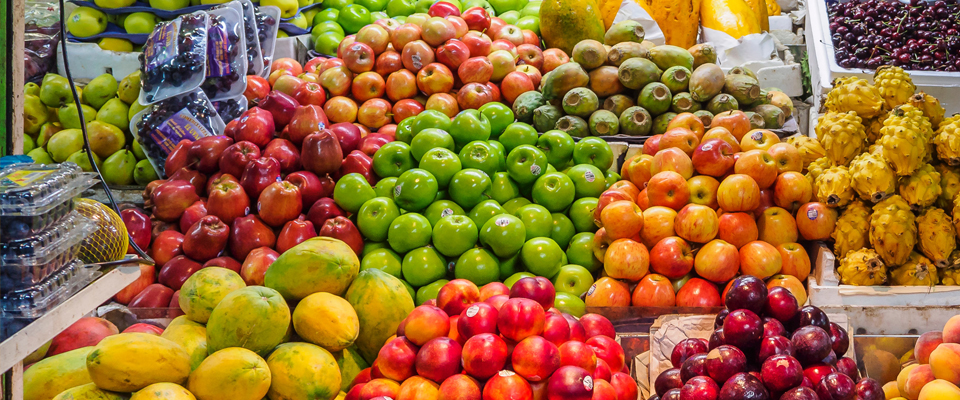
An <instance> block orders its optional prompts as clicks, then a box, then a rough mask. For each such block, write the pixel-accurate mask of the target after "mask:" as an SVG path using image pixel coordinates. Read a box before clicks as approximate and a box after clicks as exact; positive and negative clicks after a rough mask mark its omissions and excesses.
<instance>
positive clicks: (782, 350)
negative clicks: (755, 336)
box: [757, 336, 793, 362]
mask: <svg viewBox="0 0 960 400" xmlns="http://www.w3.org/2000/svg"><path fill="white" fill-rule="evenodd" d="M777 355H788V356H791V357H792V356H793V343H791V342H790V339H787V338H785V337H783V336H767V337H765V338H763V340H762V341H761V342H760V352H759V353H757V361H760V362H763V361H766V359H768V358H770V357H773V356H777Z"/></svg>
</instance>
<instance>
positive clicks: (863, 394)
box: [857, 378, 885, 400]
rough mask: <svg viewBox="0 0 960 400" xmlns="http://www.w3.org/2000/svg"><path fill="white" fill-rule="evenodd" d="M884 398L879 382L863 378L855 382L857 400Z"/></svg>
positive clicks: (879, 399) (881, 399) (882, 399)
mask: <svg viewBox="0 0 960 400" xmlns="http://www.w3.org/2000/svg"><path fill="white" fill-rule="evenodd" d="M884 398H885V396H884V394H883V387H882V386H880V382H877V381H876V380H874V379H871V378H863V379H861V380H860V381H859V382H857V400H884Z"/></svg>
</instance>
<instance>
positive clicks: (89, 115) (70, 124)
mask: <svg viewBox="0 0 960 400" xmlns="http://www.w3.org/2000/svg"><path fill="white" fill-rule="evenodd" d="M80 107H81V109H82V110H83V120H84V121H85V122H87V123H89V122H91V121H93V120H96V119H97V110H94V109H93V107H90V106H88V105H86V104H81V105H80ZM57 116H58V117H59V118H60V125H63V127H64V128H67V129H80V113H79V112H77V105H76V104H73V103H70V104H67V105H65V106H63V107H60V111H57Z"/></svg>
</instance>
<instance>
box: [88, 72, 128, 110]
mask: <svg viewBox="0 0 960 400" xmlns="http://www.w3.org/2000/svg"><path fill="white" fill-rule="evenodd" d="M119 87H120V85H119V84H118V83H117V80H116V79H114V78H113V75H110V74H103V75H100V76H98V77H96V78H93V80H92V81H90V83H88V84H87V86H86V87H84V88H83V96H82V98H83V99H86V100H87V104H89V105H90V106H91V107H93V108H96V109H97V110H99V109H100V107H103V104H104V103H106V102H107V100H110V99H112V98H114V97H116V96H117V89H118V88H119Z"/></svg>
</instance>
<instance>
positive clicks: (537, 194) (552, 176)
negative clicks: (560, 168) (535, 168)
mask: <svg viewBox="0 0 960 400" xmlns="http://www.w3.org/2000/svg"><path fill="white" fill-rule="evenodd" d="M575 193H576V189H575V188H574V185H573V180H571V179H570V177H569V176H567V175H566V174H562V173H560V172H547V173H546V174H543V176H541V177H539V178H537V181H536V182H535V183H534V184H533V202H534V203H537V204H540V205H542V206H544V207H546V208H547V210H550V212H560V211H563V210H566V209H567V207H569V206H570V204H571V203H573V198H574V194H575Z"/></svg>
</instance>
